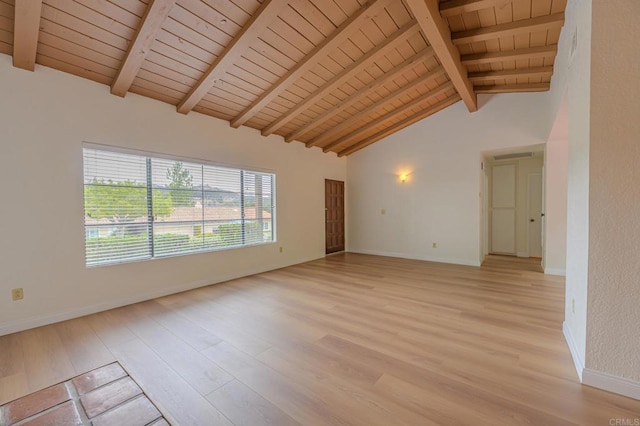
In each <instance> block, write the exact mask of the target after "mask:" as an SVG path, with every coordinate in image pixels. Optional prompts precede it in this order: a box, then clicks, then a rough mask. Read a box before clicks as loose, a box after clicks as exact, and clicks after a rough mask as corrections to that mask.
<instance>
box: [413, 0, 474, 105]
mask: <svg viewBox="0 0 640 426" xmlns="http://www.w3.org/2000/svg"><path fill="white" fill-rule="evenodd" d="M403 1H404V3H405V5H406V6H407V8H408V9H409V10H410V11H411V14H412V15H413V16H414V18H415V19H416V21H418V23H419V24H420V27H421V28H422V32H423V33H424V35H425V36H426V38H427V40H429V44H430V45H431V47H433V50H434V52H435V53H436V56H437V57H438V59H439V60H440V63H441V64H442V66H443V67H444V69H445V70H446V71H447V74H448V75H449V79H451V81H452V82H453V85H454V86H455V88H456V90H457V91H458V93H459V94H460V97H462V100H463V101H464V103H465V105H466V106H467V109H468V110H469V111H476V110H477V109H478V100H477V98H476V94H475V92H474V91H473V86H472V85H471V82H470V81H469V79H468V78H467V69H466V68H465V67H463V66H462V63H461V62H460V52H459V51H458V49H457V48H456V47H455V46H454V45H453V43H452V42H451V32H450V31H449V26H448V25H447V23H446V22H445V21H444V19H443V18H442V16H440V8H439V6H438V0H403Z"/></svg>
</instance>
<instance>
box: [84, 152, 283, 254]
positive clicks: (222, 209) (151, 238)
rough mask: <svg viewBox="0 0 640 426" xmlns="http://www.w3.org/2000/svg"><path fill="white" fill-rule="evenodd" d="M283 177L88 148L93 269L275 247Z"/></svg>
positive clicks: (87, 218)
mask: <svg viewBox="0 0 640 426" xmlns="http://www.w3.org/2000/svg"><path fill="white" fill-rule="evenodd" d="M274 186H275V176H274V175H273V174H270V173H261V172H256V171H250V170H242V169H234V168H229V167H221V166H214V165H210V164H203V163H196V162H193V161H181V160H173V159H166V158H156V157H152V156H148V155H133V154H124V153H119V152H111V151H103V150H99V149H94V148H84V227H85V247H86V264H87V266H93V265H102V264H107V263H116V262H123V261H132V260H140V259H150V258H154V257H164V256H174V255H179V254H185V253H195V252H202V251H210V250H220V249H224V248H232V247H239V246H244V245H254V244H264V243H268V242H272V241H274V226H273V225H274V196H273V188H274Z"/></svg>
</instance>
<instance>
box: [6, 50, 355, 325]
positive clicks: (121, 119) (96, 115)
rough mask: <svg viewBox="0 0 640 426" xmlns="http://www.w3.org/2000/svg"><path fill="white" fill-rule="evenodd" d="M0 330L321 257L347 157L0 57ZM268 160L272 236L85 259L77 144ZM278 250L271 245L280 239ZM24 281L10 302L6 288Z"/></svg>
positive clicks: (256, 163)
mask: <svg viewBox="0 0 640 426" xmlns="http://www.w3.org/2000/svg"><path fill="white" fill-rule="evenodd" d="M0 75H1V76H2V77H1V78H0V93H1V94H2V97H1V98H0V128H1V129H2V139H1V141H0V143H1V146H0V186H1V192H0V193H1V194H2V207H1V210H0V235H1V236H2V238H1V239H0V335H2V334H6V333H9V332H13V331H16V330H20V329H24V328H28V327H32V326H36V325H39V324H43V323H47V322H51V321H55V320H59V319H64V318H68V317H71V316H77V315H80V314H83V313H88V312H93V311H96V310H100V309H106V308H109V307H112V306H117V305H121V304H126V303H129V302H132V301H137V300H142V299H147V298H149V297H151V296H155V295H160V294H166V293H170V292H174V291H178V290H182V289H186V288H190V287H194V286H201V285H206V284H210V283H215V282H219V281H222V280H227V279H230V278H233V277H238V276H244V275H247V274H251V273H255V272H259V271H264V270H269V269H274V268H278V267H282V266H285V265H290V264H294V263H299V262H303V261H306V260H310V259H315V258H319V257H322V256H324V179H325V178H331V179H338V180H344V179H345V177H346V160H345V159H338V158H337V157H336V156H335V155H333V154H331V155H325V154H322V152H321V151H320V150H317V149H314V150H310V149H306V148H305V147H304V146H303V145H302V144H298V143H293V144H285V143H283V142H282V139H281V138H280V137H278V136H272V137H268V138H264V137H262V136H260V135H259V132H257V131H255V130H253V129H249V128H240V129H233V128H231V127H230V126H229V124H228V123H227V122H224V121H220V120H217V119H214V118H211V117H206V116H204V115H200V114H197V113H190V114H189V115H187V116H184V115H181V114H178V113H176V112H175V108H174V107H172V106H170V105H166V104H163V103H161V102H157V101H153V100H150V99H146V98H143V97H139V96H136V95H133V94H128V95H127V97H126V98H124V99H122V98H118V97H116V96H112V95H110V94H109V88H108V87H107V86H103V85H100V84H97V83H94V82H91V81H88V80H83V79H80V78H78V77H75V76H72V75H69V74H63V73H60V72H57V71H54V70H51V69H48V68H44V67H37V68H36V71H35V72H34V73H31V72H27V71H23V70H19V69H16V68H13V67H12V65H11V58H10V57H9V56H6V55H0ZM83 141H88V142H93V143H102V144H110V145H118V146H123V147H127V148H130V149H139V150H145V151H153V152H160V153H165V154H173V155H177V156H184V157H191V158H197V159H204V160H209V161H215V162H221V163H227V164H234V165H241V166H245V167H255V168H259V169H269V170H272V171H274V172H275V173H276V175H277V230H278V242H277V243H275V244H270V245H264V246H258V247H251V248H244V249H236V250H229V251H220V252H214V253H206V254H197V255H190V256H181V257H175V258H169V259H162V260H152V261H144V262H137V263H129V264H120V265H112V266H104V267H97V268H89V269H87V268H86V267H85V266H84V230H83V207H82V193H83V187H82V149H81V148H82V142H83ZM279 246H283V247H284V252H283V253H279V250H278V247H279ZM14 287H24V294H25V299H24V300H23V301H18V302H12V301H11V300H10V291H9V289H11V288H14Z"/></svg>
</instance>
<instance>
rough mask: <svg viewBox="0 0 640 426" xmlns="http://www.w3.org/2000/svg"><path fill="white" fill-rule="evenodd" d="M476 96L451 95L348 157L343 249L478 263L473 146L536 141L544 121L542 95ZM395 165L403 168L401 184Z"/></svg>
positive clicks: (476, 152) (542, 136)
mask: <svg viewBox="0 0 640 426" xmlns="http://www.w3.org/2000/svg"><path fill="white" fill-rule="evenodd" d="M480 102H481V103H482V104H483V105H482V106H481V108H480V110H479V111H478V112H475V113H469V112H468V111H467V110H466V108H465V106H464V104H463V103H462V102H458V103H457V104H455V105H454V106H452V107H450V108H447V109H445V110H444V111H441V112H439V113H438V114H436V115H435V116H432V117H429V118H428V119H425V120H423V121H421V122H419V123H416V124H414V125H413V126H410V127H408V128H406V129H404V130H402V131H400V132H398V133H396V134H394V135H392V136H390V137H388V138H386V139H384V140H383V141H380V142H378V143H376V144H374V145H372V146H370V147H368V148H367V149H364V150H362V151H359V152H357V153H355V154H353V155H351V156H349V157H348V162H347V169H348V183H349V197H348V200H349V209H350V210H349V212H350V214H349V218H348V225H349V229H348V239H347V241H348V249H349V250H350V251H357V252H363V253H374V254H384V255H390V256H400V257H407V258H415V259H427V260H437V261H443V262H452V263H461V264H472V265H478V264H479V263H480V261H481V255H480V235H481V222H480V210H481V199H480V196H479V193H480V191H481V188H482V182H481V173H480V162H481V158H482V155H481V153H482V152H483V151H493V150H499V149H504V148H508V147H514V146H529V145H535V144H539V143H541V142H544V141H546V138H547V136H548V134H549V130H550V128H551V124H550V123H549V122H548V118H547V112H546V111H547V102H548V94H545V93H540V94H535V93H534V94H531V93H528V94H505V95H499V96H480ZM401 172H411V175H410V179H409V181H408V182H406V183H404V184H402V183H400V182H399V181H398V174H399V173H401ZM383 209H384V210H385V211H386V214H385V215H382V214H381V210H383ZM433 242H436V243H438V247H437V248H433V247H432V243H433Z"/></svg>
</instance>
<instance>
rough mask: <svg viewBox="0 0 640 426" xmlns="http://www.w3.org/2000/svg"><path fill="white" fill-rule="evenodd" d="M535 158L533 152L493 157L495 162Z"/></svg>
mask: <svg viewBox="0 0 640 426" xmlns="http://www.w3.org/2000/svg"><path fill="white" fill-rule="evenodd" d="M528 157H533V152H518V153H516V154H504V155H496V156H494V157H493V159H494V160H512V159H514V158H528Z"/></svg>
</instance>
